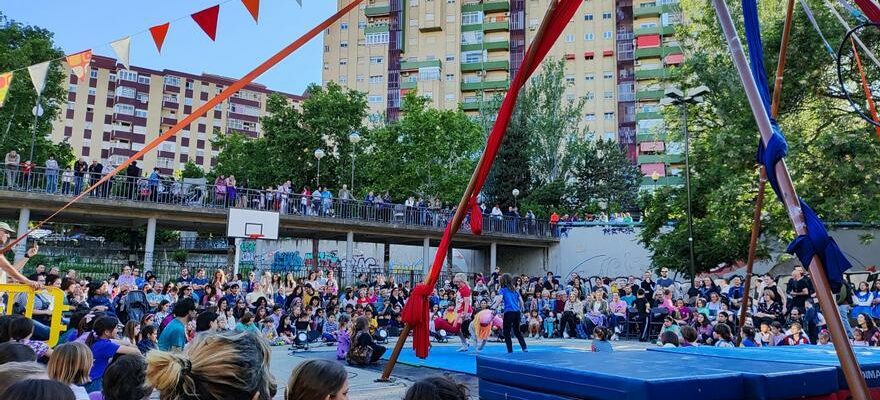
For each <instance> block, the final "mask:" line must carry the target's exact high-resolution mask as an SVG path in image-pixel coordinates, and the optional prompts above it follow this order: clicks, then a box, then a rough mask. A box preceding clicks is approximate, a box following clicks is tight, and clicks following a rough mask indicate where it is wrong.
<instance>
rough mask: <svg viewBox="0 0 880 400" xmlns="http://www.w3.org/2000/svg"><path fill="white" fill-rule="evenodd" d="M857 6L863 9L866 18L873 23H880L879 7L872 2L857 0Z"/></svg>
mask: <svg viewBox="0 0 880 400" xmlns="http://www.w3.org/2000/svg"><path fill="white" fill-rule="evenodd" d="M855 1H856V5H858V6H859V8H861V9H862V12H863V13H865V16H867V17H868V19H870V20H871V22H873V23H875V24H876V23H880V7H877V5H876V4H874V2H873V1H872V0H855Z"/></svg>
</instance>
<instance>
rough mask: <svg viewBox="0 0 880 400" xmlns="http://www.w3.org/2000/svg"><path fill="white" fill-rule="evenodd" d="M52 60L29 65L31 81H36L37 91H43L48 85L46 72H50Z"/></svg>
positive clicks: (35, 87)
mask: <svg viewBox="0 0 880 400" xmlns="http://www.w3.org/2000/svg"><path fill="white" fill-rule="evenodd" d="M50 62H51V61H46V62H41V63H39V64H34V65H31V66H30V67H28V74H29V75H30V76H31V82H33V83H34V89H37V93H38V94H39V93H43V89H44V88H45V87H46V73H47V72H49V63H50Z"/></svg>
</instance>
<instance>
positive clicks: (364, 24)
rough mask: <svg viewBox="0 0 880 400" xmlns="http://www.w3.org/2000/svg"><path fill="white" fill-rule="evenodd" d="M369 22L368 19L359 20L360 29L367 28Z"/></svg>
mask: <svg viewBox="0 0 880 400" xmlns="http://www.w3.org/2000/svg"><path fill="white" fill-rule="evenodd" d="M366 28H367V22H366V21H358V29H366Z"/></svg>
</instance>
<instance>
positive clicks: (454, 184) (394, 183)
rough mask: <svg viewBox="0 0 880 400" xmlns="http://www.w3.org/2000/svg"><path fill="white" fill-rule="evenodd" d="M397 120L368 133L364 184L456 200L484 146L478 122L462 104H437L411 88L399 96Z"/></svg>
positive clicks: (400, 195) (400, 194)
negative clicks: (449, 106)
mask: <svg viewBox="0 0 880 400" xmlns="http://www.w3.org/2000/svg"><path fill="white" fill-rule="evenodd" d="M401 111H402V115H403V117H402V118H400V120H398V121H397V122H395V123H393V124H390V125H387V126H384V127H380V128H378V129H376V130H373V131H371V132H369V133H368V135H367V137H366V142H367V147H366V151H367V154H365V157H361V158H360V159H359V161H358V163H359V165H364V167H363V169H364V171H365V172H366V174H365V177H367V178H368V180H367V185H366V186H367V188H368V189H369V190H372V191H374V192H376V193H379V194H381V193H384V192H385V191H389V192H390V194H391V196H392V198H393V199H394V200H397V201H400V200H403V199H405V198H406V197H408V196H421V197H423V198H425V199H428V198H438V199H440V200H441V201H444V202H454V201H457V200H458V199H459V198H460V196H461V193H462V191H463V190H464V188H465V186H466V185H467V183H468V180H469V179H470V176H471V174H472V173H473V170H474V167H475V165H476V162H477V158H478V156H479V151H480V150H481V149H482V147H483V140H482V134H481V129H480V126H479V125H478V124H477V123H475V122H473V121H471V120H470V119H469V118H468V117H467V115H465V114H464V113H463V112H462V111H460V110H438V109H435V108H430V107H428V101H427V99H426V98H424V97H419V96H418V95H416V94H414V93H410V94H408V95H407V96H406V97H405V98H404V99H403V107H402V110H401Z"/></svg>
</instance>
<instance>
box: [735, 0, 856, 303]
mask: <svg viewBox="0 0 880 400" xmlns="http://www.w3.org/2000/svg"><path fill="white" fill-rule="evenodd" d="M742 4H743V19H744V21H745V33H746V42H747V43H748V49H749V60H750V63H749V67H750V69H751V72H752V76H753V77H754V78H755V82H756V83H757V86H758V92H759V93H760V95H761V100H762V102H763V103H764V112H766V113H767V116H768V117H769V118H770V124H771V126H772V128H773V135H772V136H771V138H770V141H769V142H768V143H767V145H766V147H765V146H764V143H763V141H759V143H758V162H760V163H761V164H763V165H764V168H765V169H766V170H767V180H768V181H769V182H770V186H771V187H772V188H773V191H774V192H776V197H777V198H778V199H779V200H780V201H782V199H783V197H782V193H781V192H780V190H779V179H778V178H777V176H776V168H775V167H776V163H778V162H779V161H781V160H782V159H783V158H784V157H785V155H786V154H787V153H788V143H786V141H785V137H784V136H783V135H782V131H780V129H779V125H778V124H777V123H776V120H775V119H774V118H773V117H772V115H770V88H769V87H768V85H767V75H766V73H765V69H764V48H763V44H762V43H761V27H760V24H759V21H758V6H757V2H756V0H743V1H742ZM798 201H799V202H800V206H801V210H802V212H803V214H804V222H805V223H806V227H807V234H806V235H799V236H798V237H796V238H795V239H794V241H792V242H791V243H790V244H789V245H788V249H787V250H786V251H787V252H788V253H791V254H796V255H797V257H798V259H799V260H800V262H801V264H803V265H804V266H808V265H810V262H811V261H812V259H813V256H816V255H818V256H819V259H820V260H822V264H824V265H825V276H826V277H827V278H828V283H829V285H830V286H831V290H832V291H833V292H838V291H840V287H841V286H842V285H843V273H844V272H845V271H846V270H848V269H849V268H850V267H852V265H851V264H850V262H849V260H847V259H846V257H845V256H844V255H843V252H841V251H840V247H838V246H837V243H835V242H834V239H832V238H831V237H830V236H828V231H827V230H826V229H825V224H824V223H823V222H822V220H821V219H819V216H818V215H816V213H815V212H814V211H813V209H811V208H810V207H809V206H808V205H807V203H805V202H804V200H803V199H800V198H799V199H798Z"/></svg>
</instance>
